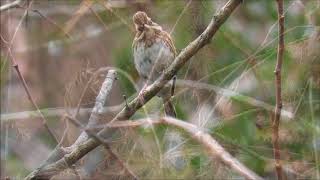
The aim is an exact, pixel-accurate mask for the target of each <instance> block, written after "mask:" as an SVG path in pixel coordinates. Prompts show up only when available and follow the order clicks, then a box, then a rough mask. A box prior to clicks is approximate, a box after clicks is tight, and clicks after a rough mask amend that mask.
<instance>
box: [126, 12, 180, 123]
mask: <svg viewBox="0 0 320 180" xmlns="http://www.w3.org/2000/svg"><path fill="white" fill-rule="evenodd" d="M133 23H134V25H135V29H136V35H135V38H134V40H133V44H132V48H133V56H134V64H135V67H136V69H137V71H138V73H139V75H140V77H141V78H142V79H143V80H144V82H145V86H144V87H143V89H142V92H143V91H144V89H145V87H146V86H147V85H148V84H150V83H152V82H154V81H155V80H156V79H157V78H158V77H160V76H161V74H162V73H163V71H164V70H165V69H166V68H167V67H169V66H170V64H171V63H172V61H173V60H174V58H175V56H176V50H175V47H174V44H173V42H172V39H171V37H170V35H169V34H168V33H167V32H166V31H164V30H162V27H161V26H159V25H158V24H157V23H155V22H153V21H152V20H151V18H149V17H148V16H147V14H146V13H145V12H141V11H138V12H136V13H135V14H134V16H133ZM158 96H159V97H161V98H162V99H163V102H164V110H165V113H166V115H167V116H172V117H176V113H175V109H174V106H173V104H172V102H171V100H170V98H171V93H170V88H169V87H168V86H166V87H164V88H163V89H162V90H161V91H160V92H159V93H158Z"/></svg>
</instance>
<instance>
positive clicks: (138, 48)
mask: <svg viewBox="0 0 320 180" xmlns="http://www.w3.org/2000/svg"><path fill="white" fill-rule="evenodd" d="M133 54H134V64H135V66H136V69H137V71H138V72H139V74H140V76H142V77H143V78H148V77H149V78H150V76H151V75H152V76H159V75H160V73H162V71H163V70H164V69H165V68H167V67H168V66H169V65H170V64H171V62H172V61H173V59H174V52H172V50H171V49H170V47H168V46H167V44H166V43H165V42H164V41H162V40H161V39H156V40H155V41H154V43H152V44H151V45H150V46H147V45H146V43H145V42H144V41H138V42H137V43H136V44H135V47H134V50H133Z"/></svg>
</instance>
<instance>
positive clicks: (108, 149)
mask: <svg viewBox="0 0 320 180" xmlns="http://www.w3.org/2000/svg"><path fill="white" fill-rule="evenodd" d="M66 117H67V119H69V120H70V121H71V122H72V123H73V124H74V125H75V126H77V127H78V128H80V129H82V130H83V131H85V132H86V133H87V134H88V135H89V136H90V137H92V138H94V139H96V140H97V141H99V142H100V143H101V144H102V145H103V146H104V147H105V149H106V150H107V151H108V153H109V154H110V155H111V156H112V158H114V159H116V160H117V161H118V162H119V164H120V166H121V167H122V168H123V169H124V170H125V171H126V172H127V173H128V174H129V175H130V176H132V178H133V179H135V180H137V179H138V177H137V176H136V175H135V174H134V173H133V172H132V171H131V170H130V169H129V168H128V166H127V165H126V164H125V163H124V162H123V161H122V159H121V158H120V157H119V156H118V155H117V154H116V153H115V152H113V151H112V149H111V146H110V145H109V143H108V142H107V141H105V140H104V139H103V138H101V137H100V136H98V135H96V134H94V133H93V132H91V131H90V128H85V127H84V126H83V125H82V124H81V123H80V122H79V121H78V120H77V119H75V118H73V117H71V116H66Z"/></svg>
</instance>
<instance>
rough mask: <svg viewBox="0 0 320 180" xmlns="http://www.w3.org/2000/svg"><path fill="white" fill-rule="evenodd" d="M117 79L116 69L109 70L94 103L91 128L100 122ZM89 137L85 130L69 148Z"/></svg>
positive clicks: (90, 120)
mask: <svg viewBox="0 0 320 180" xmlns="http://www.w3.org/2000/svg"><path fill="white" fill-rule="evenodd" d="M98 74H99V73H98ZM115 79H116V71H115V70H109V71H108V73H107V75H106V78H105V80H104V82H103V83H102V86H101V89H100V92H99V94H98V95H97V97H96V101H95V105H94V107H93V110H92V112H91V115H90V118H89V121H88V125H87V128H90V127H91V126H95V125H97V124H98V120H99V117H100V115H101V114H102V112H103V106H104V104H105V102H106V99H107V97H108V95H109V94H110V92H111V89H112V85H113V82H114V80H115ZM87 139H88V136H87V133H85V132H83V133H81V134H80V136H79V137H78V138H77V140H76V141H75V143H74V144H73V145H72V146H70V147H69V148H71V150H72V149H73V147H75V146H77V145H79V144H81V143H82V142H84V141H86V140H87Z"/></svg>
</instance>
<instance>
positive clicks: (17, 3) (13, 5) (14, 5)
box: [0, 0, 22, 12]
mask: <svg viewBox="0 0 320 180" xmlns="http://www.w3.org/2000/svg"><path fill="white" fill-rule="evenodd" d="M21 2H22V0H15V1H13V2H11V3H8V4H5V5H2V6H1V7H0V12H2V11H6V10H9V9H11V8H17V7H19V6H20V3H21Z"/></svg>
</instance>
